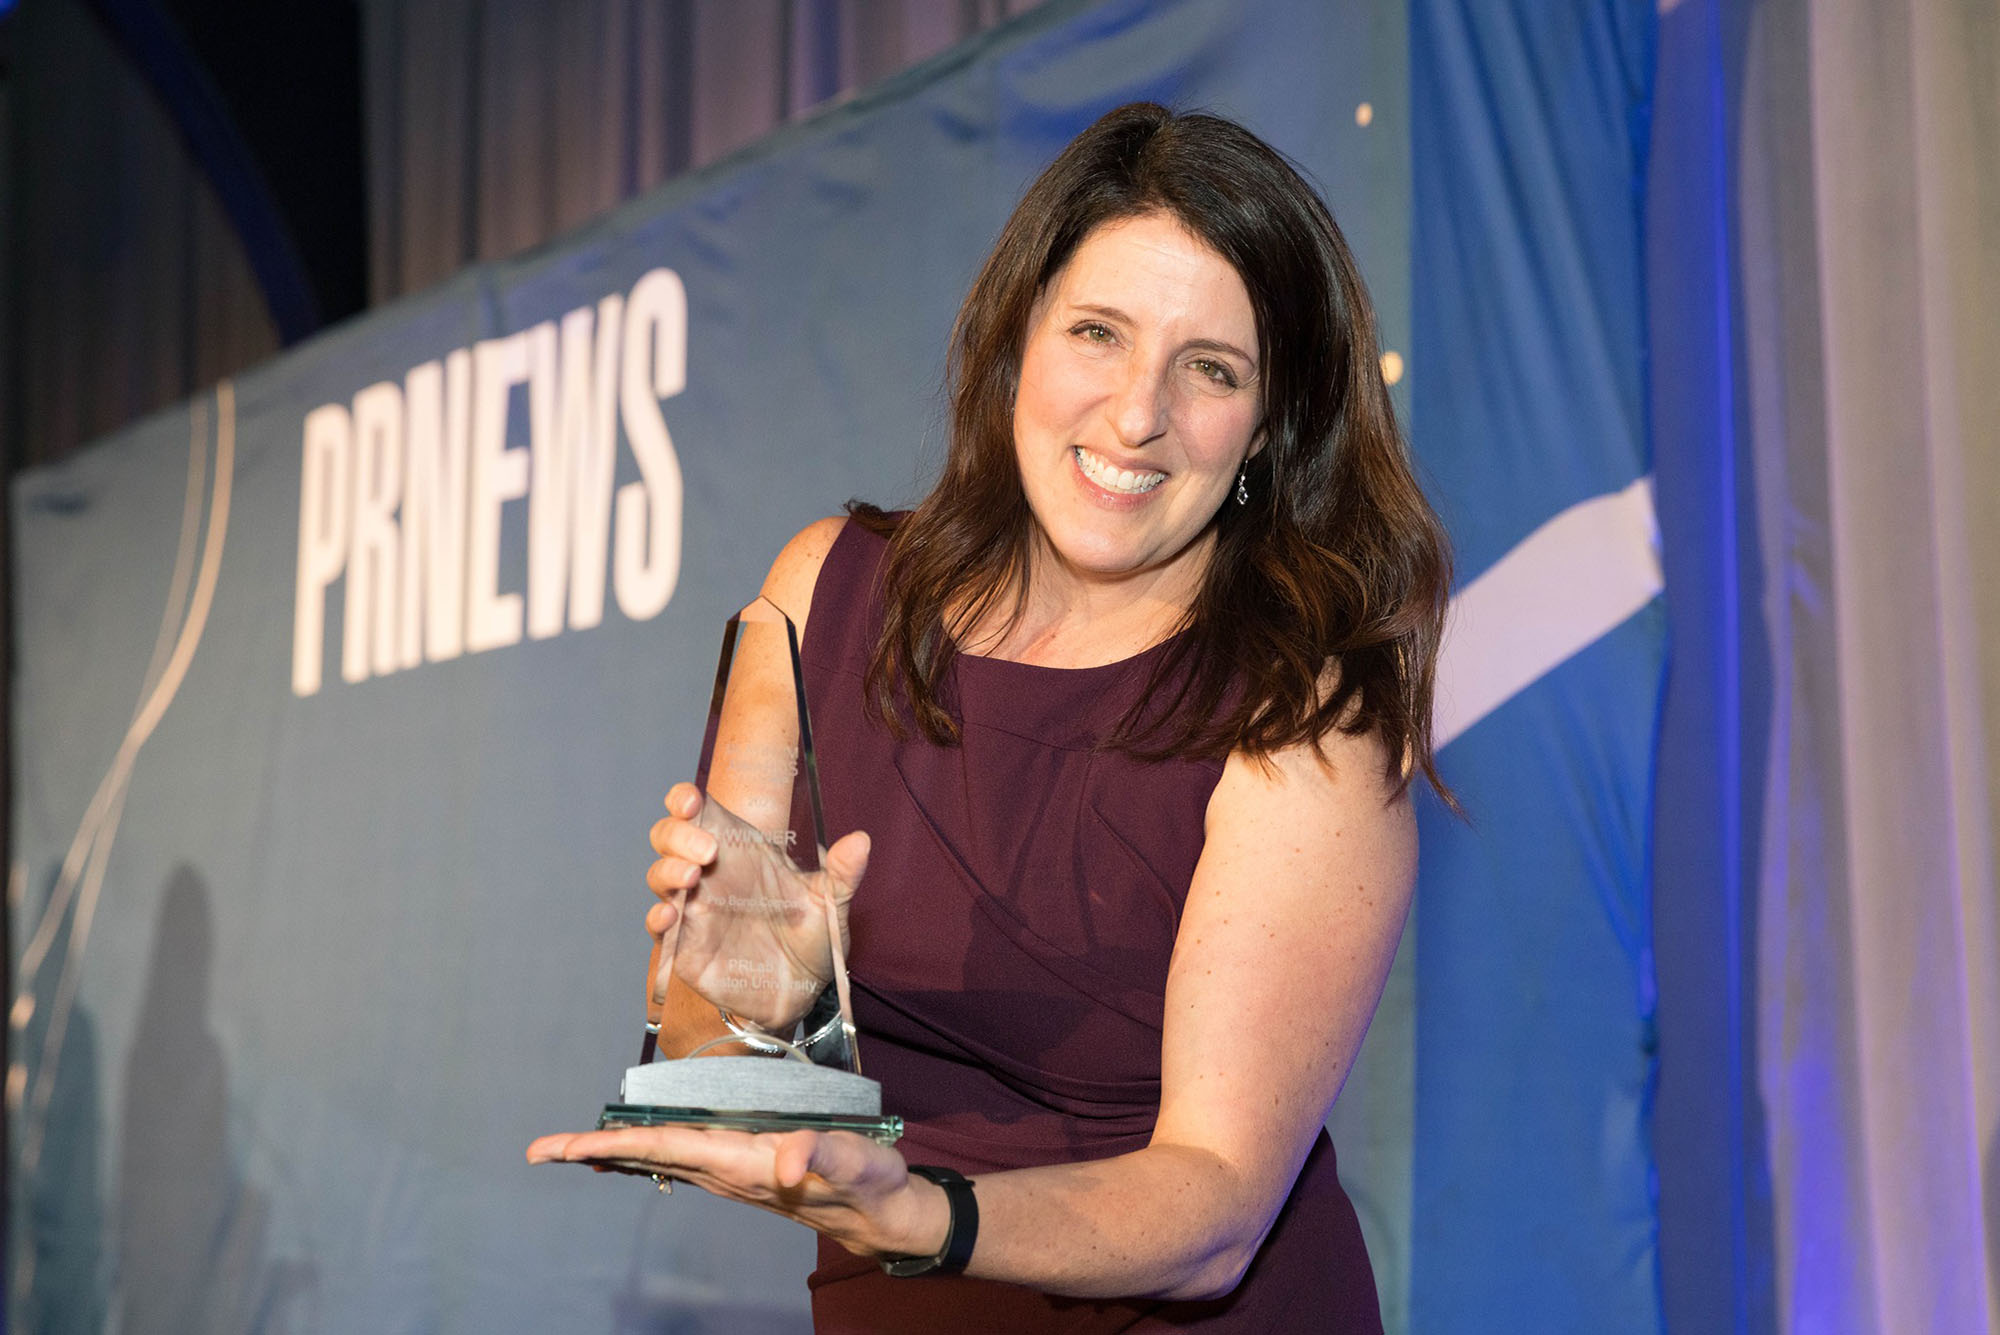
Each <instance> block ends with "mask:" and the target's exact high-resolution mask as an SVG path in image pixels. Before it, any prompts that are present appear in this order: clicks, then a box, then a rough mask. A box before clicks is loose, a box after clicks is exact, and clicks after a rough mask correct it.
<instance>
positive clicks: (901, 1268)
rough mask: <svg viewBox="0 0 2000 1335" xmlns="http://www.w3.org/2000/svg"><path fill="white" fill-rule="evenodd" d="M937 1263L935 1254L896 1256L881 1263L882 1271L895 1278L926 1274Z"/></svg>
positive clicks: (938, 1262)
mask: <svg viewBox="0 0 2000 1335" xmlns="http://www.w3.org/2000/svg"><path fill="white" fill-rule="evenodd" d="M939 1264H940V1258H938V1257H935V1256H898V1257H896V1258H895V1259H894V1260H891V1261H884V1262H883V1263H882V1273H883V1274H885V1275H893V1276H895V1277H896V1278H897V1279H909V1278H912V1277H913V1276H916V1275H928V1274H930V1273H931V1271H933V1270H936V1269H937V1268H938V1265H939Z"/></svg>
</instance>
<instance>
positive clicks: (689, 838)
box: [647, 816, 718, 866]
mask: <svg viewBox="0 0 2000 1335" xmlns="http://www.w3.org/2000/svg"><path fill="white" fill-rule="evenodd" d="M647 840H648V842H650V843H651V844H652V845H653V851H654V852H655V853H658V854H659V855H660V856H661V857H663V858H669V857H678V858H686V859H687V860H688V861H689V862H698V863H701V864H702V865H704V866H706V865H707V864H708V863H711V862H713V861H715V853H716V849H717V847H718V845H717V843H716V839H715V836H714V835H712V834H710V833H709V832H708V831H707V830H704V829H702V828H701V826H699V825H696V824H693V823H692V822H690V821H684V820H681V819H679V818H678V817H674V816H664V817H662V818H660V819H659V820H656V821H654V822H653V828H652V829H651V830H650V831H649V832H648V834H647Z"/></svg>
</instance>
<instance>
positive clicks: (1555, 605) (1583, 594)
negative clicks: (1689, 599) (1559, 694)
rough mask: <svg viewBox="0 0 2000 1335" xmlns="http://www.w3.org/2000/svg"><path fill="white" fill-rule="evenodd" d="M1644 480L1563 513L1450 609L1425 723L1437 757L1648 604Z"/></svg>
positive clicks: (1650, 557) (1652, 531)
mask: <svg viewBox="0 0 2000 1335" xmlns="http://www.w3.org/2000/svg"><path fill="white" fill-rule="evenodd" d="M1664 587H1665V580H1664V578H1663V577H1662V575H1661V572H1660V526H1659V521H1658V519H1657V518H1656V517H1655V515H1654V513H1653V479H1652V477H1651V475H1650V474H1649V475H1647V476H1645V477H1642V478H1640V479H1639V480H1638V481H1636V482H1634V483H1633V484H1632V485H1631V486H1629V487H1626V488H1625V489H1624V490H1623V491H1614V492H1611V493H1610V494H1609V495H1605V496H1595V497H1592V498H1591V499H1590V500H1587V501H1581V502H1579V503H1578V504H1576V505H1572V506H1571V507H1570V508H1569V509H1567V510H1564V511H1563V512H1562V513H1561V514H1558V515H1557V516H1556V517H1555V518H1553V519H1551V520H1549V521H1548V522H1547V523H1546V524H1543V525H1542V526H1541V527H1540V528H1538V529H1536V530H1535V531H1534V532H1533V533H1530V534H1529V535H1528V536H1527V537H1525V538H1523V539H1522V540H1521V541H1520V542H1519V543H1518V544H1517V545H1516V546H1515V547H1514V549H1513V550H1512V551H1510V552H1508V553H1507V554H1506V555H1505V556H1503V557H1501V558H1500V559H1499V560H1498V561H1496V562H1494V563H1493V565H1492V566H1490V567H1488V568H1487V569H1486V570H1485V571H1484V572H1483V573H1482V574H1481V575H1480V576H1479V578H1478V579H1475V580H1473V581H1472V583H1470V584H1468V585H1466V586H1465V587H1464V588H1463V589H1460V590H1459V592H1458V596H1457V597H1456V598H1453V599H1452V600H1451V611H1450V613H1449V615H1448V616H1447V618H1446V621H1445V632H1444V647H1443V649H1442V651H1441V652H1440V653H1439V655H1438V684H1437V704H1436V707H1435V708H1434V709H1433V711H1432V714H1431V728H1432V730H1433V732H1434V734H1435V736H1436V745H1437V746H1438V748H1439V749H1443V748H1444V747H1445V746H1447V745H1449V744H1450V743H1451V742H1452V741H1453V740H1455V739H1456V738H1458V737H1461V736H1463V735H1464V734H1465V732H1466V730H1467V729H1469V728H1470V727H1472V725H1473V724H1475V723H1477V722H1479V720H1481V719H1483V718H1485V717H1486V716H1487V715H1488V714H1491V713H1492V712H1493V711H1494V710H1496V709H1498V708H1499V707H1500V706H1501V705H1503V704H1505V703H1507V701H1509V700H1511V699H1513V698H1514V697H1515V696H1516V695H1518V694H1520V693H1521V692H1522V691H1524V690H1526V689H1527V688H1528V687H1529V686H1531V685H1533V684H1534V683H1535V682H1537V681H1539V680H1540V679H1541V678H1542V677H1544V676H1546V675H1548V674H1549V673H1550V672H1553V671H1554V670H1555V669H1556V668H1557V667H1559V666H1561V665H1562V664H1563V663H1564V662H1567V661H1568V660H1569V659H1570V658H1571V657H1573V656H1574V655H1576V654H1577V653H1579V652H1580V651H1582V650H1583V649H1585V648H1587V647H1589V646H1590V645H1592V644H1594V643H1596V642H1597V641H1598V640H1599V639H1601V638H1603V637H1604V636H1605V635H1607V634H1609V633H1610V632H1611V631H1612V630H1614V629H1616V628H1617V627H1618V626H1619V625H1620V624H1621V623H1623V622H1624V620H1625V619H1626V618H1627V617H1629V616H1631V615H1632V614H1633V613H1634V612H1637V611H1638V610H1639V609H1640V608H1642V607H1644V606H1645V605H1646V604H1647V603H1650V602H1651V601H1653V599H1654V598H1656V597H1658V596H1659V594H1660V591H1661V590H1662V589H1663V588H1664Z"/></svg>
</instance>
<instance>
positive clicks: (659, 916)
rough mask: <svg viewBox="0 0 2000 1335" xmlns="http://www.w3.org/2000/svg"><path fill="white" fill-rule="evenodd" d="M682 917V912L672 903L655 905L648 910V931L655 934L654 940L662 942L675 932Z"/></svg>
mask: <svg viewBox="0 0 2000 1335" xmlns="http://www.w3.org/2000/svg"><path fill="white" fill-rule="evenodd" d="M680 916H681V914H680V910H679V909H677V908H675V907H674V906H673V904H672V903H659V904H655V905H653V907H651V908H649V909H647V910H646V930H647V931H648V932H651V933H652V934H653V939H654V940H656V941H657V940H660V939H662V938H664V937H665V936H666V934H667V933H668V932H670V931H672V930H673V928H674V923H675V922H677V921H679V919H680Z"/></svg>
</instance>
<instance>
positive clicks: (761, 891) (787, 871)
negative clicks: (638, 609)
mask: <svg viewBox="0 0 2000 1335" xmlns="http://www.w3.org/2000/svg"><path fill="white" fill-rule="evenodd" d="M696 783H697V784H698V786H700V787H701V789H702V798H703V800H702V809H701V814H700V816H699V817H698V818H697V822H696V823H697V824H699V825H700V826H701V827H702V828H703V829H706V830H707V831H708V832H709V833H710V834H712V835H714V836H715V840H716V844H717V851H716V855H715V859H714V861H713V863H711V864H710V865H709V866H708V867H707V868H706V869H705V871H704V873H703V875H702V878H701V880H700V882H699V883H698V884H697V885H696V886H695V887H694V888H693V889H690V890H683V891H680V892H678V902H677V907H678V909H679V914H678V917H677V920H676V922H675V924H674V925H673V926H672V927H671V928H669V929H668V931H667V933H666V936H665V938H664V939H663V940H662V941H661V943H660V949H659V952H658V959H657V965H656V969H655V973H654V978H653V981H652V988H653V993H652V995H653V999H654V1001H655V1002H659V1001H662V1000H663V999H664V998H665V997H666V995H667V983H668V980H669V979H678V980H679V985H680V986H682V987H685V988H686V989H688V990H690V991H691V992H692V993H693V994H694V995H695V996H696V997H698V998H699V999H700V1004H701V1005H702V1006H703V1007H712V1008H713V1009H714V1013H715V1021H716V1022H717V1023H715V1024H709V1025H707V1026H706V1027H705V1028H706V1029H709V1030H714V1029H717V1028H718V1026H719V1032H718V1033H716V1034H714V1036H709V1035H708V1034H707V1033H704V1035H703V1037H702V1038H701V1039H700V1040H698V1041H695V1042H693V1043H689V1044H677V1043H676V1041H675V1040H674V1039H673V1037H672V1036H671V1031H673V1030H675V1029H678V1028H680V1027H682V1026H678V1025H675V1024H669V1025H667V1026H666V1028H667V1030H668V1031H669V1032H668V1033H666V1034H663V1035H662V1036H661V1037H660V1038H659V1039H658V1041H657V1042H656V1039H655V1034H654V1030H653V1026H650V1025H649V1026H648V1033H647V1037H646V1042H645V1044H644V1046H643V1048H642V1051H641V1062H640V1064H639V1065H637V1066H634V1067H632V1068H630V1069H629V1070H627V1071H626V1072H625V1079H624V1081H623V1083H622V1084H621V1085H620V1087H619V1101H618V1102H617V1103H612V1104H607V1105H605V1108H604V1113H603V1116H602V1117H600V1118H599V1119H598V1125H599V1126H600V1127H619V1126H653V1125H661V1124H669V1123H679V1124H687V1125H696V1126H720V1127H730V1128H734V1129H738V1130H746V1131H792V1130H799V1129H802V1128H810V1129H813V1130H846V1131H855V1132H858V1133H860V1134H862V1135H866V1136H872V1137H874V1138H875V1139H877V1140H880V1141H882V1142H884V1143H885V1144H886V1143H891V1142H893V1141H895V1140H896V1139H897V1138H898V1137H899V1136H901V1135H902V1131H903V1119H902V1118H900V1117H892V1116H884V1115H883V1112H882V1087H881V1086H880V1085H879V1084H877V1083H876V1082H875V1081H873V1080H870V1079H868V1078H867V1077H866V1076H864V1075H862V1074H861V1063H860V1051H859V1046H858V1044H857V1042H856V1038H855V1032H854V1012H853V1007H852V1005H851V1002H850V998H849V993H848V984H847V967H846V960H847V949H846V946H847V943H846V922H845V913H844V908H843V906H842V905H841V904H839V903H838V902H837V900H836V896H835V895H834V894H833V886H832V884H831V882H830V880H829V878H827V877H824V876H822V875H820V874H819V872H820V866H821V862H822V860H823V859H824V858H825V856H826V849H827V840H826V822H825V817H824V816H823V815H822V813H821V808H820V789H819V773H818V769H817V766H816V764H815V760H814V756H813V746H812V720H811V716H810V715H809V713H808V712H807V709H806V694H805V677H804V674H803V673H802V671H801V669H800V664H799V642H798V631H797V628H796V627H794V626H793V625H792V622H791V619H790V618H789V617H787V616H786V615H785V614H784V613H783V612H782V611H780V610H779V609H778V607H777V605H776V604H774V603H772V602H771V601H770V600H769V599H768V598H759V599H757V600H756V601H755V602H753V603H751V604H750V605H749V606H748V607H746V608H744V609H743V610H742V611H741V612H739V613H737V614H736V615H735V616H733V617H731V618H730V619H729V624H728V626H727V627H726V629H725V630H724V632H723V638H722V657H721V661H720V663H719V664H718V665H717V667H716V672H715V692H714V694H713V696H712V697H711V698H710V701H709V711H708V729H707V732H706V735H705V736H704V737H703V740H702V760H701V765H700V766H699V768H698V769H697V771H696ZM704 1013H705V1012H704ZM676 1046H684V1047H686V1049H687V1050H686V1051H671V1050H668V1049H671V1048H673V1047H676Z"/></svg>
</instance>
